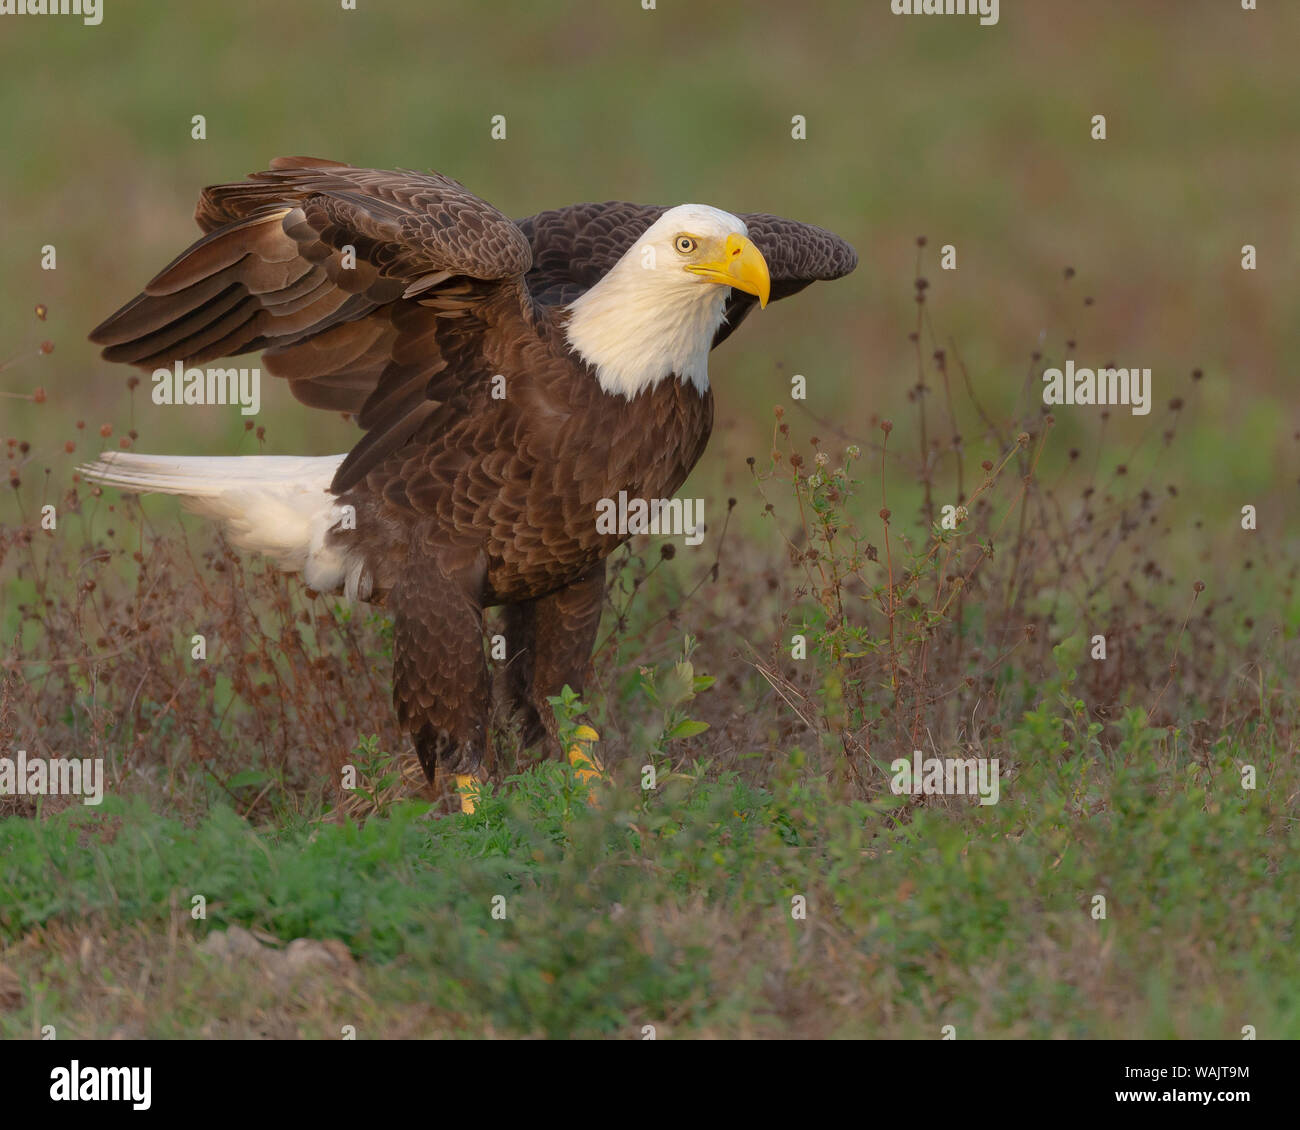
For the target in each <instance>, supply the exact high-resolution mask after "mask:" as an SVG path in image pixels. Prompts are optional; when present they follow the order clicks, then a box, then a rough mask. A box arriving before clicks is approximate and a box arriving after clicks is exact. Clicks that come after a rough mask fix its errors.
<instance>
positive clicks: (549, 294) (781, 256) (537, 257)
mask: <svg viewBox="0 0 1300 1130" xmlns="http://www.w3.org/2000/svg"><path fill="white" fill-rule="evenodd" d="M666 211H667V209H666V208H664V207H660V206H658V205H654V204H627V203H624V202H621V201H610V202H608V203H605V204H573V205H571V206H569V207H568V208H556V209H553V210H552V211H549V212H539V213H538V214H537V215H536V216H529V217H528V218H527V219H525V220H519V221H518V224H519V227H520V230H521V231H523V233H524V234H525V235H526V236H527V237H528V241H529V243H531V244H532V249H533V265H532V269H531V270H530V271H529V272H528V274H527V276H526V282H527V285H528V289H529V291H530V292H531V293H532V295H533V297H534V298H535V299H536V300H537V301H539V302H543V303H548V304H564V303H569V302H572V301H574V299H576V298H578V297H579V296H580V295H581V294H582V293H583V292H584V291H586V290H588V289H589V288H590V287H592V286H594V285H595V284H596V283H597V282H598V281H599V280H600V278H601V277H602V276H603V275H604V274H605V272H606V271H608V270H609V269H610V268H611V267H612V266H613V265H614V264H615V263H617V262H618V260H619V259H620V258H621V257H622V256H623V255H624V253H625V252H626V251H627V250H628V248H629V247H631V246H632V244H634V243H635V242H636V240H637V238H638V237H639V236H640V235H641V234H642V233H643V232H644V231H645V230H646V228H648V227H649V226H650V225H651V224H652V223H654V222H655V220H657V219H658V218H659V217H660V216H662V215H663V214H664V212H666ZM740 218H741V219H742V220H744V221H745V224H746V225H747V226H748V228H749V237H750V239H752V240H753V241H754V243H755V245H756V246H757V247H758V249H759V251H761V252H762V253H763V258H764V259H766V260H767V266H768V270H769V271H770V272H771V275H772V294H771V301H773V302H775V301H776V300H777V299H778V298H788V297H789V296H790V295H792V294H798V293H799V291H801V290H803V288H804V287H806V286H808V285H809V284H810V283H814V282H817V281H819V280H829V279H838V278H840V277H842V276H844V275H847V274H848V273H849V272H850V271H852V270H853V268H854V267H856V266H857V265H858V255H857V252H856V251H854V250H853V248H852V247H851V246H849V244H847V243H845V242H844V240H842V239H840V237H839V236H837V235H834V234H833V233H831V232H828V231H826V230H824V229H823V228H818V227H813V225H811V224H801V223H799V222H798V221H797V220H783V219H781V217H780V216H769V215H767V214H766V213H764V212H742V213H740ZM756 302H757V299H755V297H754V296H753V295H752V294H746V293H744V292H743V291H739V290H733V291H732V292H731V297H730V298H729V299H728V300H727V309H726V321H724V322H723V323H722V325H721V326H720V327H719V328H718V332H717V334H716V335H715V336H714V339H713V344H714V346H715V347H716V346H717V345H719V344H720V343H721V342H723V341H725V340H726V338H727V337H728V336H730V334H731V333H732V332H733V331H734V330H735V328H736V327H737V326H738V325H740V323H741V322H742V321H743V320H744V318H745V315H746V314H748V313H749V311H750V310H752V309H753V308H754V305H755V303H756Z"/></svg>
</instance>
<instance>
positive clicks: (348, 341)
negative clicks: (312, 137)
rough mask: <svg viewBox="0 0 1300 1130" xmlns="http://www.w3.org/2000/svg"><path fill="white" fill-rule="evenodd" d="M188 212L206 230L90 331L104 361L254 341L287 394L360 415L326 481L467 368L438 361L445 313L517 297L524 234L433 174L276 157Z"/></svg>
mask: <svg viewBox="0 0 1300 1130" xmlns="http://www.w3.org/2000/svg"><path fill="white" fill-rule="evenodd" d="M195 219H196V220H197V222H198V224H199V227H200V228H202V229H203V230H204V232H206V233H207V234H205V235H204V237H203V238H202V239H200V240H198V241H197V242H196V243H195V244H193V245H192V246H191V247H190V248H189V249H188V250H186V251H185V252H184V253H183V254H182V255H180V256H179V257H178V258H177V259H176V260H175V261H174V262H172V263H171V264H170V265H169V266H167V267H166V268H165V269H164V270H163V271H162V272H161V273H160V274H159V275H158V276H157V277H156V278H154V279H153V280H152V281H151V282H150V283H149V284H148V286H146V287H145V290H144V293H142V294H140V295H139V296H137V297H136V298H134V299H132V301H130V302H129V303H127V304H126V305H125V306H123V307H122V309H120V310H119V311H117V313H115V314H113V315H112V316H111V317H110V318H108V319H107V320H106V321H104V323H103V324H102V325H100V326H98V327H97V328H96V329H95V330H94V331H93V332H92V333H91V335H90V337H91V340H92V341H95V342H97V343H99V344H101V345H103V346H105V347H106V348H105V349H104V357H105V358H107V359H108V360H110V361H125V362H127V363H129V364H133V365H139V366H142V367H145V368H154V367H157V366H162V365H170V364H172V363H173V362H175V361H181V362H183V363H185V364H191V363H201V362H204V361H209V360H213V359H215V358H218V357H227V356H232V355H235V354H239V353H247V352H249V351H251V350H256V349H265V350H266V356H265V364H266V367H267V369H268V371H270V372H271V373H272V374H274V375H276V376H280V377H284V378H286V379H288V380H289V382H290V388H291V389H292V391H293V394H294V396H296V397H297V398H298V399H299V400H301V401H303V402H304V403H306V404H309V405H311V406H313V407H319V408H331V409H335V410H338V411H341V412H351V413H354V414H356V416H357V419H358V422H359V423H360V424H361V426H362V427H363V428H365V429H366V430H367V434H366V436H365V437H364V438H363V439H362V440H361V442H360V443H359V444H358V446H357V448H355V449H354V450H353V452H352V453H351V454H350V455H349V457H348V460H347V462H346V463H345V464H344V465H343V467H341V468H340V479H339V480H336V481H337V482H338V483H339V484H340V485H339V486H338V489H340V490H342V489H346V486H347V485H350V484H351V483H353V482H356V481H357V480H358V479H359V478H360V477H361V476H362V475H364V474H365V472H366V470H367V469H368V468H370V467H372V466H374V465H375V463H377V462H378V461H379V460H381V459H382V458H383V457H384V456H385V455H386V454H388V453H389V452H391V451H393V450H396V449H397V448H398V447H400V446H401V445H402V444H403V443H405V442H406V440H407V439H409V438H410V436H411V435H412V434H414V432H415V431H416V430H417V429H418V428H419V425H420V424H421V423H422V422H423V421H424V420H425V419H426V418H427V417H428V416H429V414H430V413H432V412H433V411H434V409H436V407H437V406H438V403H439V401H441V400H443V399H445V398H446V396H447V395H449V393H450V392H451V391H454V389H452V388H451V387H450V386H454V385H455V384H456V383H457V382H458V381H468V380H471V379H473V377H474V376H475V374H474V373H473V372H470V371H467V370H465V369H464V367H462V369H461V370H460V371H457V370H456V368H455V367H454V366H449V364H448V359H447V352H446V347H445V346H446V342H445V339H446V338H447V337H448V336H449V335H447V334H444V333H442V332H440V331H441V328H442V325H443V322H444V320H456V319H461V318H464V317H465V316H466V315H467V314H470V313H472V312H473V311H474V310H475V308H476V307H477V306H478V305H480V304H482V303H485V302H491V301H493V300H500V298H501V297H502V292H503V291H510V292H512V294H511V295H510V296H509V297H508V300H510V301H513V303H514V304H515V305H516V307H518V306H519V305H520V304H523V303H525V294H524V291H523V288H522V278H523V275H524V273H525V272H526V271H527V270H528V268H529V266H530V265H531V263H532V252H531V249H530V248H529V245H528V241H527V239H526V238H525V237H524V235H523V233H522V232H520V231H519V229H518V228H517V227H516V226H515V225H514V223H512V222H511V220H510V219H509V218H508V217H506V216H504V215H503V214H502V213H500V212H498V211H497V210H496V209H495V208H493V207H492V206H491V205H489V204H486V203H485V202H484V201H482V200H480V199H479V198H478V197H476V196H475V195H474V194H473V193H471V192H469V191H468V190H467V189H465V188H464V187H463V186H462V185H460V184H458V183H457V182H456V181H454V180H452V179H451V178H450V177H444V176H441V175H440V174H438V173H412V172H386V171H383V170H378V169H356V168H353V167H351V166H350V165H341V164H337V163H335V162H330V161H321V160H317V159H314V158H310V157H281V158H277V159H276V160H275V161H273V162H272V163H271V168H270V169H269V170H267V171H266V172H261V173H254V174H253V175H252V176H251V177H249V178H248V180H246V181H243V182H240V183H238V184H226V185H217V186H215V187H212V188H208V189H205V190H204V192H203V195H202V197H201V198H200V200H199V205H198V209H197V211H196V212H195ZM468 321H470V322H472V321H473V319H469V320H468ZM474 329H479V330H481V326H478V327H474V328H473V329H471V328H469V327H468V326H467V327H466V328H464V329H461V328H459V327H458V330H457V332H456V333H453V334H451V335H450V336H451V337H455V338H459V339H462V340H463V339H465V338H466V337H468V336H472V334H473V332H474ZM466 352H467V353H472V352H473V350H472V349H470V348H467V349H466ZM440 375H442V380H441V382H440V381H439V377H440ZM442 384H446V385H448V386H449V387H448V388H443V387H441V386H442Z"/></svg>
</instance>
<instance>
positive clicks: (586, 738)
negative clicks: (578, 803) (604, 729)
mask: <svg viewBox="0 0 1300 1130" xmlns="http://www.w3.org/2000/svg"><path fill="white" fill-rule="evenodd" d="M573 738H574V741H573V744H572V745H571V746H569V764H570V765H572V766H573V768H574V769H576V770H577V777H578V779H579V780H580V781H582V782H584V783H585V784H588V785H589V784H591V782H592V781H603V780H605V767H604V766H603V765H602V764H601V763H600V758H598V757H597V756H596V754H595V751H594V750H593V749H592V746H593V745H594V744H595V743H596V742H598V741H599V740H600V735H599V734H598V733H596V731H595V730H593V729H592V728H591V727H590V726H579V727H578V728H577V729H576V730H575V731H574V732H573ZM587 803H588V804H590V805H592V806H593V807H595V808H599V807H600V800H599V799H598V798H597V796H596V794H595V793H589V794H588V796H587Z"/></svg>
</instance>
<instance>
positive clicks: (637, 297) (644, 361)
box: [566, 204, 771, 400]
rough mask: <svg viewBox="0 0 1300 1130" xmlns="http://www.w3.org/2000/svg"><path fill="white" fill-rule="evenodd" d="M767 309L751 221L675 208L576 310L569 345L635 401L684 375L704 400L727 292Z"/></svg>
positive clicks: (766, 286)
mask: <svg viewBox="0 0 1300 1130" xmlns="http://www.w3.org/2000/svg"><path fill="white" fill-rule="evenodd" d="M730 287H735V288H736V289H738V290H743V291H746V292H748V293H749V294H753V295H757V296H758V301H759V304H760V305H762V306H766V305H767V298H768V292H769V290H770V288H771V279H770V277H769V275H768V271H767V263H766V261H765V260H764V259H763V256H762V254H760V252H759V250H758V248H757V247H755V246H754V245H753V243H751V242H750V240H749V232H748V229H747V228H746V227H745V222H744V221H743V220H741V219H740V218H739V217H738V216H733V215H732V214H731V213H730V212H723V211H720V210H719V209H717V208H710V207H709V206H708V205H707V204H682V205H679V206H678V207H676V208H670V209H669V210H668V211H667V212H665V213H664V214H663V215H662V216H660V217H659V219H658V220H656V221H655V222H654V223H653V224H651V225H650V227H648V228H647V229H646V231H645V233H644V234H643V235H642V236H641V238H640V239H638V240H637V241H636V243H634V244H633V245H632V247H631V248H630V249H629V250H628V252H627V253H626V254H625V255H624V256H623V258H621V259H620V260H619V261H618V262H617V263H615V264H614V266H613V267H611V268H610V270H609V272H608V273H607V274H606V275H605V277H604V278H602V279H601V280H600V281H599V282H598V283H597V284H596V285H595V286H593V287H592V288H591V289H590V290H588V291H587V293H586V294H584V295H583V296H582V297H581V298H579V299H578V300H577V301H575V302H574V303H572V304H571V305H570V307H569V310H570V312H571V316H570V318H569V323H568V325H567V327H566V332H567V334H568V338H569V344H570V345H571V346H572V347H573V349H574V350H575V351H576V352H577V353H578V354H579V356H581V357H582V359H583V360H584V361H586V362H587V363H588V364H589V365H591V367H592V368H593V369H595V370H596V379H597V380H598V381H600V387H601V388H603V389H604V390H605V391H606V392H608V393H610V394H611V395H621V396H626V397H627V398H628V399H629V400H631V399H632V398H633V397H635V396H636V395H637V394H638V393H639V392H641V391H642V390H644V389H649V388H653V387H654V386H655V385H656V384H658V383H659V382H660V381H661V380H663V379H664V377H667V376H670V375H672V374H676V375H677V376H679V377H681V378H682V379H683V380H688V381H691V382H692V383H693V384H694V385H695V387H696V388H698V389H699V390H700V391H701V392H703V391H704V390H705V389H706V388H708V387H709V348H710V346H712V344H713V335H714V333H716V332H717V329H718V326H719V325H720V324H721V323H722V317H723V311H724V307H725V306H726V301H727V295H728V293H729V290H728V288H730Z"/></svg>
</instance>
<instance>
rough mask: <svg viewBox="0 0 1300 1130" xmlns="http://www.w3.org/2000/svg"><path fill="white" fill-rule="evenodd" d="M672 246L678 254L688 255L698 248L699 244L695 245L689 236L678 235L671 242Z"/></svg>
mask: <svg viewBox="0 0 1300 1130" xmlns="http://www.w3.org/2000/svg"><path fill="white" fill-rule="evenodd" d="M673 246H674V247H675V248H677V250H678V252H679V253H680V254H682V255H689V254H690V253H691V252H692V251H694V250H695V249H696V248H697V247H698V246H699V244H698V243H696V242H695V240H693V239H692V238H691V237H690V236H689V235H679V236H678V237H677V238H676V239H675V240H674V241H673Z"/></svg>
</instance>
